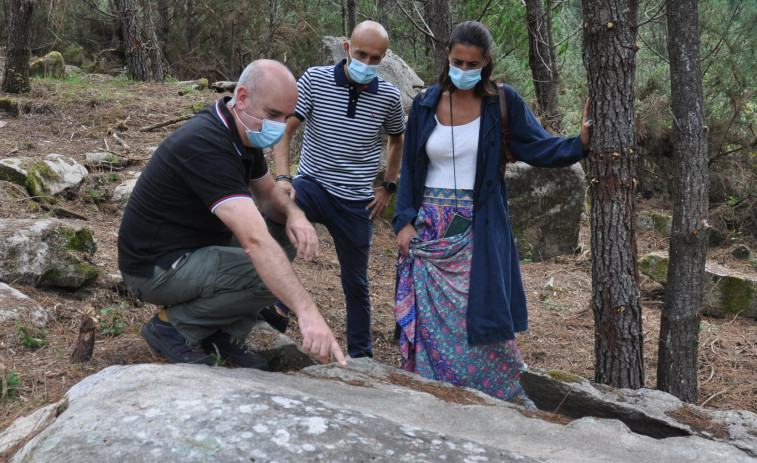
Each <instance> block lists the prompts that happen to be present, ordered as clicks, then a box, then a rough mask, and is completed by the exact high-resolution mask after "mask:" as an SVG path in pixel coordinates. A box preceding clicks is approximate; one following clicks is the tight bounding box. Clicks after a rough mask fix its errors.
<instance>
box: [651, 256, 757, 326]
mask: <svg viewBox="0 0 757 463" xmlns="http://www.w3.org/2000/svg"><path fill="white" fill-rule="evenodd" d="M668 264H669V259H668V256H667V254H665V253H662V252H653V253H649V254H647V255H646V256H644V257H642V258H641V259H640V260H639V271H640V272H641V273H643V274H644V275H647V276H648V277H649V278H651V279H653V280H654V281H656V282H658V283H662V284H665V283H666V282H667V278H668ZM702 313H704V314H705V315H709V316H712V317H729V316H733V315H737V314H738V315H739V316H742V317H747V318H753V319H757V278H752V277H748V276H744V275H739V274H734V273H729V272H728V271H727V270H721V269H719V268H718V267H717V266H716V265H715V264H708V265H707V266H706V267H705V278H704V294H703V297H702Z"/></svg>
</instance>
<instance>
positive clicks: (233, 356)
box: [202, 332, 270, 371]
mask: <svg viewBox="0 0 757 463" xmlns="http://www.w3.org/2000/svg"><path fill="white" fill-rule="evenodd" d="M202 347H203V349H205V352H207V353H208V354H211V355H212V354H216V353H217V354H220V355H221V358H223V359H224V360H228V361H229V363H231V364H232V365H234V366H237V367H242V368H256V369H258V370H263V371H270V367H269V366H268V361H267V360H266V359H265V358H263V357H262V356H260V355H255V354H252V353H250V352H247V348H246V347H245V345H244V340H243V339H239V338H237V337H234V336H231V335H230V334H227V333H221V332H219V333H216V334H214V335H212V336H210V337H208V338H206V339H205V340H204V341H202Z"/></svg>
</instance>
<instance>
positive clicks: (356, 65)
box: [347, 56, 378, 84]
mask: <svg viewBox="0 0 757 463" xmlns="http://www.w3.org/2000/svg"><path fill="white" fill-rule="evenodd" d="M347 72H349V73H350V78H351V79H352V80H354V81H355V82H357V83H359V84H367V83H370V81H372V80H373V79H375V78H376V76H377V75H378V64H365V63H364V62H362V61H358V60H356V59H355V58H353V57H352V56H350V63H349V64H348V65H347Z"/></svg>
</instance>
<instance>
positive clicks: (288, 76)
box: [235, 59, 297, 97]
mask: <svg viewBox="0 0 757 463" xmlns="http://www.w3.org/2000/svg"><path fill="white" fill-rule="evenodd" d="M242 86H244V87H246V88H247V89H248V91H249V92H250V93H251V94H252V96H253V97H254V96H255V95H258V94H259V93H263V92H270V91H276V90H277V89H279V90H281V91H282V92H283V93H285V94H286V93H289V92H291V91H294V93H295V94H297V81H296V80H295V78H294V75H292V72H291V71H290V70H289V69H288V68H287V67H286V66H284V65H283V64H281V63H280V62H278V61H275V60H272V59H259V60H256V61H253V62H252V63H250V64H248V65H247V67H246V68H245V69H244V71H242V75H240V76H239V82H238V83H237V88H239V87H242ZM235 96H236V92H235Z"/></svg>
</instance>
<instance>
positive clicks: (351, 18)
mask: <svg viewBox="0 0 757 463" xmlns="http://www.w3.org/2000/svg"><path fill="white" fill-rule="evenodd" d="M355 26H357V0H347V34H350V35H351V34H352V31H353V30H355Z"/></svg>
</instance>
